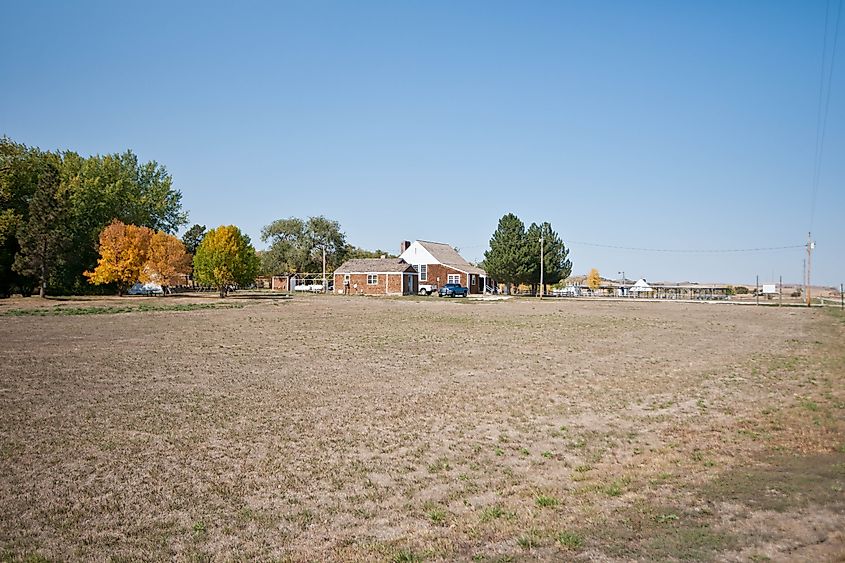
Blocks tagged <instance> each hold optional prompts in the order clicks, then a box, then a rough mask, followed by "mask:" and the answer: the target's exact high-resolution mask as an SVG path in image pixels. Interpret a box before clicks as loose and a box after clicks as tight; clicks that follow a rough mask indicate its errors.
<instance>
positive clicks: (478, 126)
mask: <svg viewBox="0 0 845 563" xmlns="http://www.w3.org/2000/svg"><path fill="white" fill-rule="evenodd" d="M837 1H838V0H832V5H831V15H830V22H829V24H828V26H829V32H828V46H829V47H828V49H830V44H831V43H832V33H833V31H832V30H833V22H834V20H835V15H836V8H837V6H838V4H837ZM1 4H2V6H0V7H2V14H3V23H2V33H0V52H2V53H3V56H2V57H0V134H6V135H8V136H10V137H11V138H13V139H14V140H16V141H20V142H24V143H26V144H29V145H35V146H39V147H41V148H44V149H57V148H58V149H73V150H76V151H78V152H80V153H83V154H92V153H107V152H117V151H123V150H125V149H127V148H131V149H132V150H134V151H135V152H136V153H138V154H139V156H140V157H141V158H143V159H145V160H156V161H158V162H160V163H162V164H164V165H165V166H167V168H168V169H169V170H170V172H171V173H172V174H173V177H174V180H175V185H176V187H177V188H178V189H180V190H181V191H182V193H183V196H184V198H183V202H184V205H185V208H186V209H187V210H188V211H189V212H190V220H191V222H192V223H193V222H197V223H201V224H205V225H207V226H209V227H212V226H216V225H219V224H230V223H231V224H235V225H238V226H240V227H241V228H242V229H244V230H245V231H246V232H247V233H248V234H249V235H250V236H251V237H252V238H253V241H254V242H255V243H256V246H258V247H262V246H263V244H262V243H261V241H260V240H259V234H260V230H261V227H262V226H264V225H266V224H268V223H270V222H271V221H273V220H274V219H277V218H282V217H289V216H299V217H307V216H310V215H320V214H322V215H325V216H327V217H329V218H332V219H336V220H338V221H340V223H341V225H342V227H343V229H344V231H345V232H346V233H347V236H348V239H349V241H350V242H351V243H353V244H356V245H359V246H363V247H367V248H376V247H380V248H383V249H389V250H393V251H398V245H399V241H400V240H403V239H409V240H413V239H416V238H419V239H428V240H437V241H442V242H448V243H450V244H452V245H454V246H457V247H459V248H460V249H461V251H462V253H463V254H464V255H465V256H466V257H467V258H468V259H471V260H479V259H481V258H482V257H483V252H484V250H485V249H486V248H487V242H488V241H489V238H490V235H491V234H492V232H493V230H494V229H495V227H496V224H497V222H498V219H499V218H500V217H501V216H502V215H503V214H504V213H507V212H514V213H516V214H517V215H518V216H519V217H520V218H522V219H523V220H524V221H525V222H526V224H527V223H530V222H532V221H538V222H539V221H543V220H548V221H551V223H552V225H553V226H554V227H555V229H556V230H557V231H558V232H559V233H560V234H561V235H562V236H563V238H564V240H565V241H572V242H571V243H570V244H571V248H572V252H571V258H572V260H573V263H574V271H575V273H583V272H586V271H588V270H589V269H590V268H591V267H596V268H598V269H599V270H600V272H601V273H602V274H603V275H604V276H606V277H617V272H618V271H620V270H625V272H626V274H627V276H628V277H629V278H637V277H645V278H647V279H649V280H654V281H657V280H676V281H680V280H697V281H732V282H752V283H753V281H754V277H755V275H757V274H759V275H760V278H761V281H762V280H765V281H768V280H770V279H772V278H774V279H776V278H777V276H778V275H783V277H784V280H785V281H790V282H792V281H794V282H800V281H801V279H802V259H803V257H804V252H803V250H802V249H794V250H781V251H769V252H757V253H737V254H730V253H724V254H676V253H652V252H642V251H627V250H619V249H610V248H601V247H593V246H586V245H583V244H580V243H583V242H588V243H598V244H606V245H618V246H629V247H647V248H670V249H729V248H750V247H772V246H787V245H796V244H798V245H800V244H802V243H804V242H805V240H806V236H807V231H808V230H809V229H810V223H811V218H810V215H811V213H810V207H811V191H812V190H811V186H812V176H813V157H814V151H815V141H816V131H817V129H816V117H817V110H818V100H819V82H820V80H821V73H822V46H823V41H822V39H823V34H824V24H825V9H826V3H825V0H816V1H813V0H798V1H792V2H789V1H777V2H771V1H743V2H737V1H726V2H672V1H663V2H601V3H597V2H586V1H585V2H535V3H525V2H507V3H505V2H491V1H487V0H485V1H479V2H471V1H468V2H439V3H438V2H379V3H374V2H320V1H317V2H311V1H300V2H267V3H258V2H254V3H237V5H235V4H236V3H233V2H219V3H215V2H202V3H199V2H197V3H193V4H191V3H187V2H136V3H126V2H113V1H107V2H106V1H104V2H58V1H57V2H37V1H27V2H19V1H13V0H3V1H2V3H1ZM843 19H845V14H843ZM843 28H845V22H842V23H841V24H840V33H839V44H838V49H837V58H836V64H835V69H834V80H833V83H832V90H831V91H832V95H831V102H830V108H829V114H828V118H827V130H826V140H825V146H824V159H823V165H822V170H821V180H820V183H819V189H818V197H817V204H816V212H815V215H814V220H813V225H812V229H813V233H814V238H815V239H816V240H817V251H816V253H815V254H814V281H815V282H818V283H826V284H837V285H838V284H839V282H841V281H845V220H843V213H844V212H845V189H844V188H845V52H843V51H845V29H843ZM829 52H830V51H829V50H828V57H829ZM828 60H829V58H828ZM576 241H577V242H576Z"/></svg>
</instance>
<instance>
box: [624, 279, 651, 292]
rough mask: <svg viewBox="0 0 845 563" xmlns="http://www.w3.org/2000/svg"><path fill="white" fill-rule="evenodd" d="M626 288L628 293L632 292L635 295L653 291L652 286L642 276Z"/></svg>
mask: <svg viewBox="0 0 845 563" xmlns="http://www.w3.org/2000/svg"><path fill="white" fill-rule="evenodd" d="M627 290H628V293H633V294H636V295H639V294H641V293H654V288H653V287H651V286H650V285H648V284H647V283H646V281H645V279H643V278H640V279H638V280H637V283H635V284H634V285H632V286H631V287H629V288H627Z"/></svg>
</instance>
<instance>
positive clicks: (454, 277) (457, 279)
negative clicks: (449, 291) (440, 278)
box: [446, 274, 461, 285]
mask: <svg viewBox="0 0 845 563" xmlns="http://www.w3.org/2000/svg"><path fill="white" fill-rule="evenodd" d="M446 283H456V284H458V285H460V283H461V274H449V275H448V276H447V277H446Z"/></svg>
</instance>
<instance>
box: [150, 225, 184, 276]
mask: <svg viewBox="0 0 845 563" xmlns="http://www.w3.org/2000/svg"><path fill="white" fill-rule="evenodd" d="M190 269H191V256H190V255H189V254H188V253H187V252H186V251H185V245H184V244H182V241H181V240H179V239H178V238H176V237H175V236H173V235H169V234H167V233H165V232H162V231H158V232H156V233H155V234H153V235H152V236H151V237H150V241H149V248H148V249H147V259H146V262H145V263H144V266H143V269H142V270H141V278H140V280H141V281H143V282H148V281H149V282H154V283H157V284H159V285H161V286H163V287H167V286H170V285H176V284H178V283H179V282H180V281H182V279H181V276H183V275H185V274H187V273H188V272H189V271H190Z"/></svg>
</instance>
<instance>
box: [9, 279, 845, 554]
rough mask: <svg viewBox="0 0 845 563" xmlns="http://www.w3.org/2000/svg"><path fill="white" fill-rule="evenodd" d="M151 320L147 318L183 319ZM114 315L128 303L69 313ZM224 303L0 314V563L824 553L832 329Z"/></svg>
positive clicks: (841, 356) (837, 522) (751, 320)
mask: <svg viewBox="0 0 845 563" xmlns="http://www.w3.org/2000/svg"><path fill="white" fill-rule="evenodd" d="M171 299H172V298H159V299H156V300H154V302H155V303H156V304H165V305H167V304H168V303H171V302H172V303H174V304H176V303H187V302H188V301H179V300H178V299H172V301H169V300H171ZM30 302H31V303H37V301H30ZM196 302H197V303H209V302H215V301H214V300H210V301H209V300H197V301H196ZM126 303H130V304H132V305H133V306H134V304H135V303H139V301H136V300H132V299H129V300H123V301H122V300H116V299H107V300H103V301H98V300H85V301H82V302H81V303H73V304H71V305H72V306H78V307H121V306H125V305H126ZM227 303H228V301H227ZM237 303H238V304H239V305H243V306H242V307H240V308H236V309H228V308H227V309H221V308H217V307H215V308H212V309H209V308H205V307H201V308H191V309H190V310H175V309H171V310H159V311H132V312H126V313H119V314H108V315H105V314H98V315H87V314H77V315H51V316H44V317H41V316H28V315H27V316H20V317H3V319H2V321H0V351H2V355H3V370H2V374H0V504H2V506H4V507H5V510H4V512H3V515H2V516H0V548H2V550H3V553H4V554H5V555H4V556H5V557H6V558H11V559H15V558H25V557H28V556H41V557H45V558H50V559H102V558H109V557H118V558H143V559H164V558H180V559H188V558H199V559H203V558H221V559H227V558H258V559H290V560H297V561H299V560H313V559H319V560H418V559H424V560H455V559H477V560H485V559H487V560H507V559H508V558H511V559H520V560H521V559H571V558H584V559H587V558H592V559H655V558H657V559H660V558H680V559H712V558H719V559H731V558H735V559H750V558H755V557H759V558H762V557H770V558H774V559H778V558H782V559H784V558H796V557H798V558H800V557H803V556H805V555H806V556H811V555H813V556H815V555H819V554H821V555H823V556H824V557H827V556H832V555H835V554H836V553H837V552H836V549H837V548H836V545H838V544H837V542H839V541H841V536H839V535H837V530H841V529H845V516H843V513H842V504H841V502H840V500H841V495H842V492H841V490H837V489H836V487H841V486H842V485H841V484H842V476H841V474H840V473H838V471H839V469H837V468H838V467H839V464H840V462H839V461H837V460H838V459H839V457H841V455H842V452H841V450H840V448H842V447H843V446H845V432H843V429H844V428H845V384H843V376H845V348H843V347H844V346H845V344H843V343H845V324H843V323H842V322H840V319H839V318H838V317H836V316H833V315H831V314H828V313H825V312H823V311H818V310H813V311H808V310H796V309H786V308H784V309H778V308H768V307H767V308H753V307H735V306H733V307H732V306H703V305H697V304H677V303H676V304H663V303H624V302H613V303H610V302H608V303H603V302H578V301H566V302H559V301H544V302H536V301H529V300H519V299H512V300H508V301H499V302H474V301H471V300H466V301H464V300H449V301H446V300H437V299H434V298H431V299H419V298H412V299H373V298H345V297H333V296H313V297H311V296H309V297H297V298H296V299H294V300H289V301H271V300H261V299H255V300H241V301H238V302H237ZM52 305H53V304H51V306H52ZM28 306H32V307H34V305H28ZM3 307H12V308H21V307H22V306H21V305H19V304H10V305H8V306H7V305H5V304H4V305H3ZM0 310H2V307H0ZM773 491H774V492H773ZM826 492H829V493H830V494H828V495H825V493H826ZM837 495H838V496H837ZM837 498H838V499H840V500H836V499H837ZM832 499H833V500H832ZM772 518H780V520H772ZM790 520H793V521H794V520H798V521H801V522H804V523H806V525H803V524H802V525H801V526H797V525H794V524H789V522H790ZM767 521H768V522H773V521H776V522H778V523H779V524H778V525H777V526H769V527H766V526H765V523H766V522H767ZM763 532H765V533H763Z"/></svg>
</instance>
